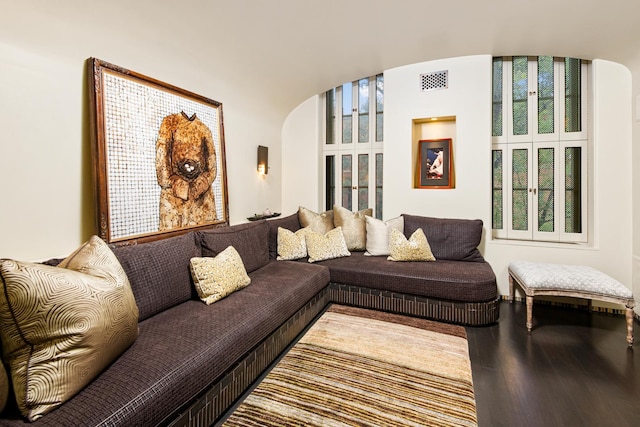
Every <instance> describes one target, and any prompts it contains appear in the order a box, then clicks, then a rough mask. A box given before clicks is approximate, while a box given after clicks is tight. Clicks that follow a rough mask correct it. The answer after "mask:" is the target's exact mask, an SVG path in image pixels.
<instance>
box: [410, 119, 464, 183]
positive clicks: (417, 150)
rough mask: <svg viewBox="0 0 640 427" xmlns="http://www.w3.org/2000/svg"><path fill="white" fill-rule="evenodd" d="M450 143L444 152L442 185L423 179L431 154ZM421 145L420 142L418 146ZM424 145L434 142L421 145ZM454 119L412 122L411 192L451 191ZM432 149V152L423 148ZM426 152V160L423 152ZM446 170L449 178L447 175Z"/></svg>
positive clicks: (453, 167)
mask: <svg viewBox="0 0 640 427" xmlns="http://www.w3.org/2000/svg"><path fill="white" fill-rule="evenodd" d="M448 139H450V140H451V144H450V149H446V148H445V150H444V152H445V154H446V155H445V176H444V178H445V179H443V182H442V185H439V183H438V181H436V180H433V179H426V174H427V172H428V171H429V169H430V166H431V165H432V164H433V159H429V160H428V161H427V162H425V161H426V160H427V157H433V156H432V154H434V153H437V152H438V151H439V150H440V149H441V147H447V146H449V144H448V143H447V141H446V140H448ZM421 141H422V142H421ZM424 141H436V142H434V143H426V144H425V143H424ZM455 142H456V116H437V117H424V118H417V119H413V120H412V142H411V158H412V160H413V161H412V167H413V188H417V189H452V188H455V146H456V143H455ZM431 146H433V147H434V149H431V148H427V147H431ZM425 148H427V150H426V151H428V152H429V156H427V153H426V151H425ZM449 170H450V174H449V172H448V171H449Z"/></svg>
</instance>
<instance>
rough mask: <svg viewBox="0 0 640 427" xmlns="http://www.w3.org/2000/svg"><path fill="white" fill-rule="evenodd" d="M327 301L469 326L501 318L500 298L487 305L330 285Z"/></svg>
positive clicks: (351, 286)
mask: <svg viewBox="0 0 640 427" xmlns="http://www.w3.org/2000/svg"><path fill="white" fill-rule="evenodd" d="M329 299H330V300H331V301H332V302H335V303H339V304H346V305H354V306H358V307H364V308H372V309H376V310H381V311H388V312H392V313H400V314H408V315H410V316H416V317H422V318H426V319H434V320H439V321H443V322H448V323H457V324H460V325H468V326H483V325H489V324H491V323H495V322H497V321H498V317H499V316H500V309H499V303H500V297H496V299H495V300H492V301H487V302H477V303H467V302H454V301H445V300H440V299H436V298H424V297H419V296H415V295H407V294H402V293H398V292H390V291H383V290H380V289H371V288H365V287H360V286H353V285H343V284H340V283H334V282H330V283H329Z"/></svg>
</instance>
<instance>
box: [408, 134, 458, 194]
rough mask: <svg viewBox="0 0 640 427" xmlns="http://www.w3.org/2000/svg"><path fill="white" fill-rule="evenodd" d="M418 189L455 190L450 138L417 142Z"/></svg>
mask: <svg viewBox="0 0 640 427" xmlns="http://www.w3.org/2000/svg"><path fill="white" fill-rule="evenodd" d="M418 144H419V146H418V163H419V164H418V183H417V184H418V188H434V189H435V188H455V187H454V173H453V172H454V171H453V149H452V141H451V138H443V139H423V140H420V141H418Z"/></svg>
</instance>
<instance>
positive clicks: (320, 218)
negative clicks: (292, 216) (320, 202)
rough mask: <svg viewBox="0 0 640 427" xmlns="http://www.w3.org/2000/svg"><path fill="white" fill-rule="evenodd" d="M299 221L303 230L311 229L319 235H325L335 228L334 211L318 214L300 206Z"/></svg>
mask: <svg viewBox="0 0 640 427" xmlns="http://www.w3.org/2000/svg"><path fill="white" fill-rule="evenodd" d="M298 220H299V221H300V225H301V226H302V228H305V227H309V228H310V229H311V230H313V231H315V232H316V233H319V234H325V233H327V232H329V230H333V229H334V228H335V226H334V224H333V211H326V212H322V213H316V212H313V211H310V210H309V209H307V208H303V207H302V206H300V207H299V208H298Z"/></svg>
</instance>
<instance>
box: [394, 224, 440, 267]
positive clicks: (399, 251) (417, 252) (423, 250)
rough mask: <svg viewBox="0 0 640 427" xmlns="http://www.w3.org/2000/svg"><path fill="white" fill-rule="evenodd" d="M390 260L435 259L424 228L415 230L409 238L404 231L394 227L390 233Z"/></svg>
mask: <svg viewBox="0 0 640 427" xmlns="http://www.w3.org/2000/svg"><path fill="white" fill-rule="evenodd" d="M387 259H388V260H389V261H435V260H436V258H435V257H434V256H433V253H432V252H431V246H429V242H428V241H427V236H425V235H424V232H423V231H422V228H418V229H417V230H416V231H414V232H413V234H412V235H411V237H409V240H407V238H406V237H405V236H404V234H402V232H400V231H398V230H396V229H392V230H391V233H390V234H389V257H388V258H387Z"/></svg>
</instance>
